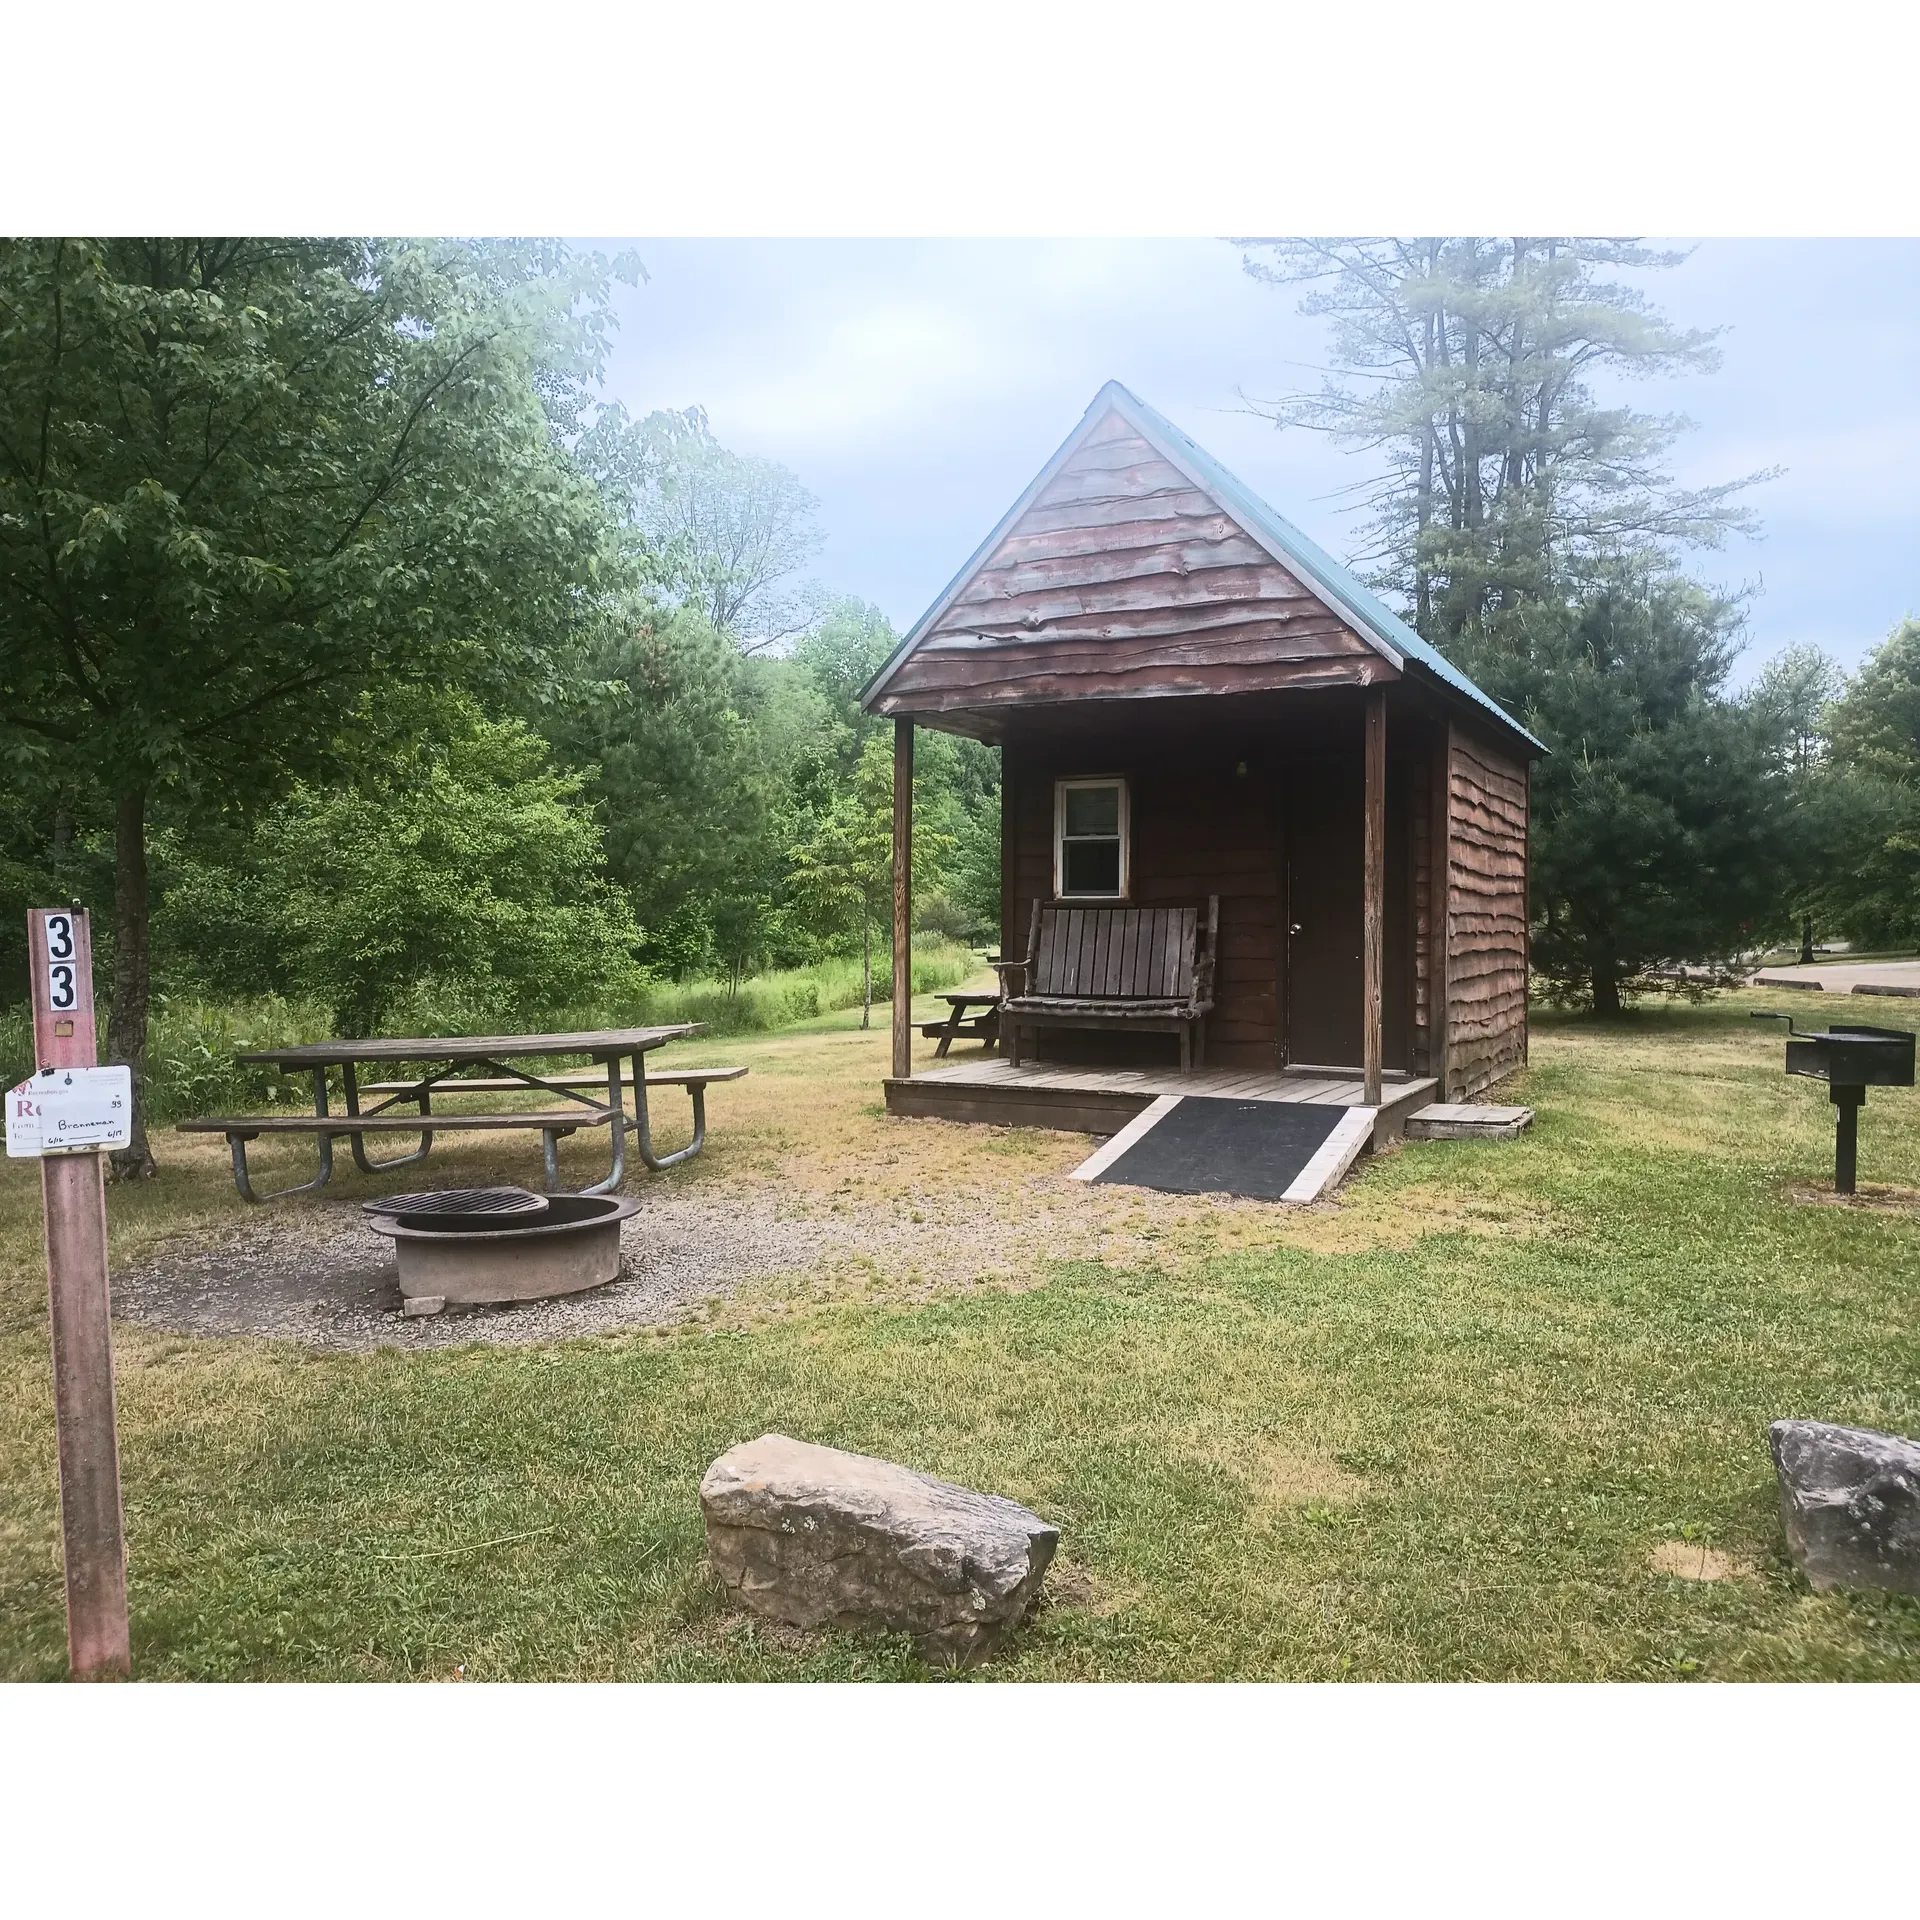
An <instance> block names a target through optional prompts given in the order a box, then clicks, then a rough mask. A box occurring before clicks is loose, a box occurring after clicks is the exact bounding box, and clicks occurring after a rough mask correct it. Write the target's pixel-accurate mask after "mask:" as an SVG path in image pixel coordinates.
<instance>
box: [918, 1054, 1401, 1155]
mask: <svg viewBox="0 0 1920 1920" xmlns="http://www.w3.org/2000/svg"><path fill="white" fill-rule="evenodd" d="M1438 1086H1439V1082H1438V1081H1437V1080H1435V1079H1434V1078H1432V1076H1430V1075H1426V1074H1421V1075H1414V1074H1406V1073H1389V1074H1387V1075H1386V1076H1385V1080H1384V1084H1383V1086H1382V1089H1381V1099H1380V1105H1379V1108H1378V1109H1377V1110H1373V1109H1368V1111H1370V1112H1372V1113H1373V1126H1372V1133H1371V1137H1370V1139H1369V1140H1368V1141H1367V1142H1366V1144H1367V1145H1370V1146H1379V1145H1383V1144H1384V1143H1385V1142H1387V1141H1388V1140H1394V1139H1398V1138H1399V1137H1400V1135H1401V1133H1402V1132H1403V1131H1404V1130H1405V1127H1406V1120H1407V1115H1408V1114H1410V1113H1412V1112H1415V1111H1416V1110H1418V1109H1419V1108H1421V1107H1424V1106H1426V1105H1428V1104H1429V1103H1430V1102H1431V1101H1432V1099H1433V1096H1434V1092H1435V1090H1436V1088H1437V1087H1438ZM886 1094H887V1111H888V1112H889V1113H891V1114H895V1115H899V1116H901V1117H903V1118H912V1119H925V1120H960V1121H969V1122H974V1123H977V1124H981V1125H985V1126H998V1127H1055V1128H1059V1129H1062V1130H1064V1131H1065V1132H1068V1133H1095V1134H1116V1133H1118V1132H1119V1131H1120V1130H1121V1129H1122V1128H1123V1127H1125V1126H1126V1125H1127V1124H1128V1122H1129V1121H1131V1120H1133V1119H1134V1118H1135V1117H1136V1116H1137V1115H1139V1114H1141V1113H1142V1112H1144V1111H1145V1110H1146V1109H1147V1108H1148V1107H1150V1106H1151V1105H1152V1104H1153V1103H1154V1102H1155V1101H1156V1100H1160V1099H1163V1098H1168V1097H1172V1098H1176V1099H1193V1098H1199V1099H1207V1100H1262V1101H1278V1102H1280V1103H1282V1104H1286V1105H1302V1106H1321V1107H1347V1108H1365V1107H1366V1100H1365V1097H1364V1096H1365V1088H1364V1087H1363V1086H1362V1084H1361V1080H1360V1075H1359V1072H1358V1070H1357V1069H1350V1068H1344V1067H1267V1068H1239V1067H1205V1068H1201V1069H1199V1070H1197V1071H1195V1072H1192V1073H1181V1072H1179V1071H1178V1070H1177V1069H1174V1068H1142V1067H1064V1066H1044V1065H1032V1066H1020V1067H1014V1066H1009V1065H1008V1064H1007V1062H1006V1061H1005V1060H1003V1059H991V1060H969V1061H967V1062H965V1063H964V1064H963V1065H961V1066H955V1067H943V1068H938V1069H936V1070H935V1071H934V1072H932V1073H926V1074H917V1075H915V1076H914V1078H912V1079H911V1080H901V1079H894V1080H889V1081H888V1082H887V1083H886Z"/></svg>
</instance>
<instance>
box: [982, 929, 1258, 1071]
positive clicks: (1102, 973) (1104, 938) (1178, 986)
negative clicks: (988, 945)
mask: <svg viewBox="0 0 1920 1920" xmlns="http://www.w3.org/2000/svg"><path fill="white" fill-rule="evenodd" d="M1203 928H1204V933H1205V941H1204V944H1203V943H1202V940H1201V934H1202V931H1203ZM1219 937H1220V896H1219V895H1218V894H1212V895H1210V896H1209V897H1208V900H1207V904H1206V908H1205V918H1204V922H1203V920H1202V911H1201V909H1200V908H1198V907H1078V906H1046V905H1043V904H1042V903H1041V902H1040V901H1038V900H1036V901H1035V902H1034V903H1033V922H1032V926H1031V928H1030V929H1029V932H1028V935H1027V951H1026V956H1025V958H1024V959H1020V960H1002V961H999V962H997V963H996V971H997V972H998V973H999V975H1000V984H1001V989H1002V993H1003V996H1004V997H1003V998H1002V1000H1001V1003H1000V1027H1001V1034H1002V1038H1003V1045H1004V1051H1005V1054H1006V1058H1007V1060H1008V1062H1009V1063H1010V1064H1011V1065H1013V1066H1018V1065H1019V1064H1020V1060H1021V1053H1022V1048H1023V1043H1024V1044H1025V1045H1027V1046H1028V1047H1030V1046H1031V1042H1032V1036H1033V1035H1034V1034H1035V1033H1036V1032H1037V1031H1038V1030H1039V1029H1041V1028H1043V1027H1081V1028H1087V1027H1091V1028H1113V1027H1125V1028H1131V1029H1133V1030H1134V1031H1136V1032H1143V1033H1171V1034H1175V1035H1177V1036H1178V1037H1179V1041H1180V1070H1181V1071H1182V1072H1183V1073H1188V1072H1191V1071H1192V1070H1193V1068H1194V1067H1195V1066H1196V1065H1204V1064H1205V1062H1206V1024H1205V1023H1206V1017H1207V1015H1208V1014H1209V1013H1211V1012H1212V1011H1213V966H1214V953H1215V949H1216V947H1217V945H1218V943H1219Z"/></svg>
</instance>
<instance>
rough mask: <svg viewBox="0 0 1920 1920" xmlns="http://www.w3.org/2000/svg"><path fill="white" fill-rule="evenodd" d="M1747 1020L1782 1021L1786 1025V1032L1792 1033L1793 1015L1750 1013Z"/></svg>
mask: <svg viewBox="0 0 1920 1920" xmlns="http://www.w3.org/2000/svg"><path fill="white" fill-rule="evenodd" d="M1747 1018H1748V1019H1749V1020H1784V1021H1785V1022H1786V1023H1787V1031H1788V1032H1789V1033H1792V1032H1793V1015H1792V1014H1790V1013H1750V1014H1748V1015H1747ZM1797 1037H1798V1036H1796V1038H1797Z"/></svg>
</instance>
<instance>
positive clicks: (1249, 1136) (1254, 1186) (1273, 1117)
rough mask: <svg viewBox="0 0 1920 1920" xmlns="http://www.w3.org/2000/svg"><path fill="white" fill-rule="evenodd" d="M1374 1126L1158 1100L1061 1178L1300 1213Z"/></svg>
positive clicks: (1279, 1103) (1338, 1116) (1312, 1112)
mask: <svg viewBox="0 0 1920 1920" xmlns="http://www.w3.org/2000/svg"><path fill="white" fill-rule="evenodd" d="M1373 1121H1374V1110H1373V1108H1371V1107H1334V1106H1327V1105H1324V1104H1321V1103H1319V1102H1314V1101H1304V1100H1220V1099H1210V1098H1207V1097H1206V1096H1204V1095H1199V1096H1195V1095H1189V1096H1187V1097H1184V1098H1183V1097H1182V1096H1180V1095H1179V1094H1172V1093H1167V1094H1162V1095H1161V1096H1160V1097H1159V1098H1158V1099H1157V1100H1155V1101H1154V1102H1153V1104H1152V1105H1151V1106H1150V1107H1148V1108H1147V1110H1146V1111H1145V1112H1144V1113H1142V1114H1140V1115H1138V1116H1137V1117H1136V1118H1135V1119H1133V1120H1131V1121H1129V1122H1128V1124H1127V1125H1126V1126H1124V1127H1122V1128H1121V1130H1120V1131H1119V1132H1118V1133H1116V1134H1115V1135H1114V1136H1113V1138H1112V1139H1111V1140H1109V1141H1108V1142H1107V1144H1106V1145H1105V1146H1104V1147H1101V1148H1100V1149H1099V1150H1098V1151H1097V1152H1095V1153H1093V1154H1090V1155H1089V1156H1088V1157H1087V1159H1085V1160H1084V1161H1082V1162H1081V1164H1080V1165H1079V1166H1077V1167H1076V1168H1074V1170H1073V1172H1072V1173H1071V1174H1069V1175H1068V1176H1067V1177H1068V1178H1069V1179H1070V1180H1087V1181H1095V1180H1098V1181H1102V1182H1106V1183H1108V1184H1110V1185H1114V1186H1128V1187H1151V1188H1153V1189H1154V1190H1155V1191H1156V1192H1159V1193H1225V1194H1232V1195H1234V1196H1236V1197H1237V1198H1241V1199H1247V1200H1284V1201H1289V1202H1292V1203H1294V1204H1296V1205H1304V1204H1305V1203H1307V1202H1308V1201H1312V1200H1318V1199H1319V1198H1320V1197H1321V1196H1322V1195H1323V1194H1326V1193H1330V1192H1331V1191H1332V1190H1333V1188H1335V1187H1336V1186H1338V1185H1339V1183H1340V1181H1341V1179H1342V1177H1343V1176H1344V1175H1345V1173H1346V1171H1347V1169H1348V1168H1349V1167H1350V1166H1352V1165H1353V1163H1354V1161H1355V1160H1357V1159H1358V1158H1359V1157H1360V1154H1361V1152H1362V1150H1363V1149H1364V1148H1365V1147H1366V1146H1367V1145H1368V1144H1369V1142H1370V1141H1371V1139H1372V1137H1373Z"/></svg>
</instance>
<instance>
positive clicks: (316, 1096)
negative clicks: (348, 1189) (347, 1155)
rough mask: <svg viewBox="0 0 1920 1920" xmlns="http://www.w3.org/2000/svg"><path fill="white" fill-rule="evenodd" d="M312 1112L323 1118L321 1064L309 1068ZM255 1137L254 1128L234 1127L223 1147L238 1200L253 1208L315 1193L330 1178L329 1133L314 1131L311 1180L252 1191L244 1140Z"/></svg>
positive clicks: (324, 1086) (323, 1072) (323, 1073)
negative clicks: (316, 1163)
mask: <svg viewBox="0 0 1920 1920" xmlns="http://www.w3.org/2000/svg"><path fill="white" fill-rule="evenodd" d="M313 1111H314V1113H315V1115H316V1116H317V1117H318V1118H320V1119H322V1120H324V1119H326V1117H327V1070H326V1068H325V1067H315V1068H314V1070H313ZM259 1138H260V1135H259V1132H258V1131H257V1130H256V1131H254V1132H251V1133H247V1132H243V1131H241V1130H240V1129H238V1128H235V1129H234V1130H233V1131H232V1132H231V1133H229V1134H228V1135H227V1146H228V1148H229V1149H230V1151H231V1152H232V1154H233V1184H234V1185H235V1186H236V1187H238V1188H239V1190H240V1198H241V1199H242V1200H250V1201H252V1202H253V1204H254V1205H255V1206H256V1207H257V1206H260V1205H262V1204H263V1203H264V1202H266V1201H268V1200H284V1199H285V1198H286V1197H287V1196H288V1194H290V1193H316V1192H318V1191H319V1189H320V1188H322V1187H324V1186H325V1185H326V1184H327V1182H328V1181H329V1180H331V1179H332V1178H333V1135H332V1134H330V1133H322V1134H316V1135H315V1136H314V1138H315V1141H316V1143H317V1144H318V1147H319V1150H320V1171H319V1173H318V1174H317V1175H315V1177H314V1178H313V1179H311V1180H305V1181H302V1182H301V1184H300V1185H299V1186H297V1187H281V1188H279V1189H278V1190H277V1191H276V1192H273V1193H255V1192H254V1190H253V1181H252V1179H251V1178H250V1177H249V1176H248V1173H247V1142H248V1141H249V1140H258V1139H259ZM356 1144H357V1143H356Z"/></svg>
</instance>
